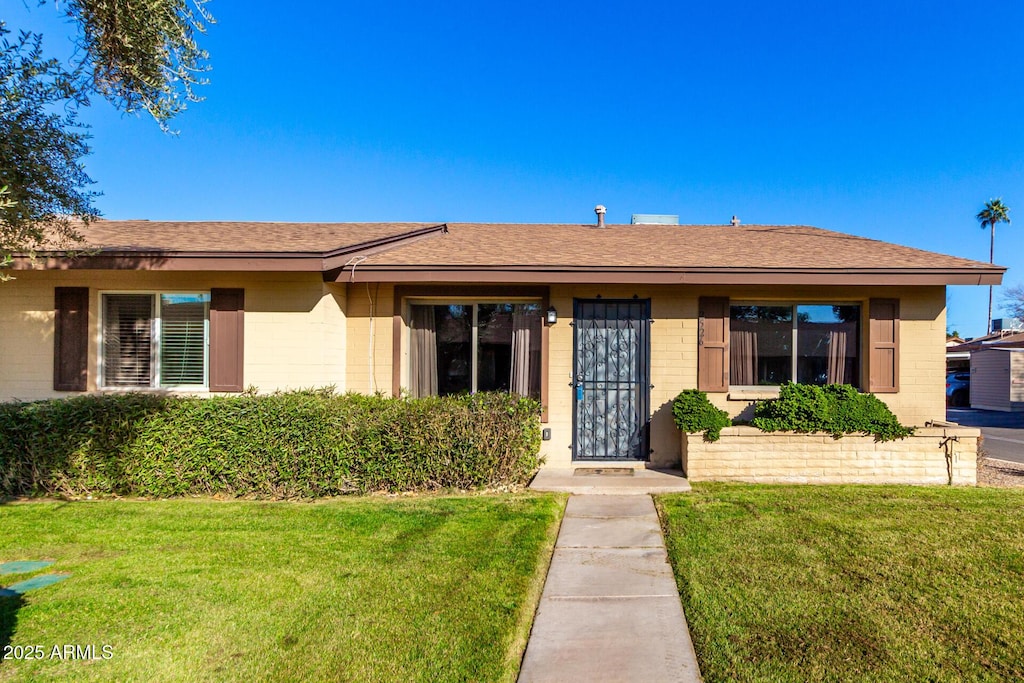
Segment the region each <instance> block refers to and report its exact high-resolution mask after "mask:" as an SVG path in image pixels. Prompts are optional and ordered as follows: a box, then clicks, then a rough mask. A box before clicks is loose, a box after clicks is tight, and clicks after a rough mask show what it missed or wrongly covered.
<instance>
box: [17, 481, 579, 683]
mask: <svg viewBox="0 0 1024 683" xmlns="http://www.w3.org/2000/svg"><path fill="white" fill-rule="evenodd" d="M563 505H564V500H563V499H562V498H559V497H554V496H538V495H528V494H522V495H506V496H456V497H419V498H405V499H381V498H362V499H346V500H333V501H326V502H317V503H288V502H246V501H231V502H214V501H208V500H207V501H194V500H174V501H158V502H140V501H123V502H122V501H102V502H76V503H53V502H47V503H44V502H33V503H18V504H7V505H0V562H3V561H10V560H23V559H50V560H55V564H54V565H53V566H51V567H49V568H47V569H45V570H42V571H41V572H37V573H47V572H70V573H71V578H69V579H67V580H65V581H62V582H61V583H58V584H55V585H52V586H47V587H44V588H39V589H37V590H35V591H32V592H29V593H26V594H25V596H24V598H22V599H20V600H19V599H14V598H0V645H10V646H11V648H17V647H19V646H35V645H41V646H43V648H44V650H45V651H46V653H47V658H46V659H44V660H43V661H24V660H22V661H11V660H8V661H0V680H24V679H32V680H68V679H73V680H96V681H110V680H122V681H127V680H139V681H159V680H163V681H170V680H238V681H254V680H274V681H281V680H293V681H313V680H317V681H410V680H420V681H446V680H450V681H463V680H477V681H485V680H486V681H492V680H514V679H515V675H516V673H517V671H518V667H519V660H520V657H521V655H522V651H523V648H524V647H525V644H526V638H527V636H528V632H529V626H530V622H531V620H532V618H533V611H534V608H535V606H536V602H537V599H538V597H539V594H540V589H541V586H542V583H543V577H544V570H545V569H546V565H547V562H548V559H549V557H550V552H551V547H552V546H553V543H554V537H555V534H556V533H557V527H558V520H559V518H560V516H561V510H562V506H563ZM26 576H30V575H17V576H11V575H4V576H0V585H4V586H6V585H10V584H12V583H14V582H15V581H18V580H21V579H24V578H26ZM67 644H71V645H81V646H86V645H94V647H95V650H96V653H97V656H101V654H102V646H103V645H109V646H111V647H112V656H111V657H110V658H109V659H107V660H102V659H100V660H96V661H61V660H59V659H49V654H50V653H51V652H52V648H53V646H54V645H60V646H63V645H67ZM22 653H24V650H23V649H22Z"/></svg>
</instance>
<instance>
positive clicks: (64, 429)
mask: <svg viewBox="0 0 1024 683" xmlns="http://www.w3.org/2000/svg"><path fill="white" fill-rule="evenodd" d="M539 416H540V406H539V405H538V404H537V403H536V402H535V401H532V400H529V399H523V398H518V397H515V396H509V395H507V394H477V395H475V396H468V395H466V396H458V397H444V398H424V399H392V398H384V397H382V396H364V395H359V394H345V395H342V396H339V395H336V394H334V392H333V391H332V390H329V389H328V390H307V391H295V392H288V393H276V394H270V395H263V396H257V395H241V396H231V397H214V398H205V399H203V398H193V397H168V396H159V395H152V394H139V393H127V394H117V395H106V396H81V397H77V398H70V399H60V400H52V401H41V402H37V403H21V404H0V495H40V494H43V495H54V494H58V495H72V496H74V495H86V494H105V495H140V496H156V497H167V496H180V495H192V494H202V495H210V494H227V495H233V496H242V495H255V496H270V497H296V496H298V497H315V496H331V495H338V494H344V493H353V492H360V493H362V492H368V491H423V490H433V489H442V488H460V489H465V488H475V487H482V486H504V485H518V484H524V483H526V482H527V481H528V480H529V477H530V476H531V475H532V474H533V472H534V471H535V470H536V468H537V465H538V459H537V454H538V451H539V449H540V419H539Z"/></svg>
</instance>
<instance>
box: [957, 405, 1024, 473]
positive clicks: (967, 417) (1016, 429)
mask: <svg viewBox="0 0 1024 683" xmlns="http://www.w3.org/2000/svg"><path fill="white" fill-rule="evenodd" d="M946 419H947V420H949V421H950V422H959V423H960V424H962V425H965V426H968V427H981V435H982V436H983V437H985V441H984V443H983V445H982V448H984V449H985V453H986V454H987V455H988V456H989V457H990V458H998V459H1000V460H1012V461H1013V462H1019V463H1024V413H1001V412H998V411H995V410H974V409H972V408H947V409H946Z"/></svg>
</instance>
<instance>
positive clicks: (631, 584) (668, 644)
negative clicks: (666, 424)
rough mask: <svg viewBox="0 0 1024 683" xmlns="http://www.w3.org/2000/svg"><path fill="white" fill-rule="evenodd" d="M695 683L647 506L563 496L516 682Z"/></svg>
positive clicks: (640, 499) (640, 500) (642, 501)
mask: <svg viewBox="0 0 1024 683" xmlns="http://www.w3.org/2000/svg"><path fill="white" fill-rule="evenodd" d="M700 680H701V678H700V670H699V669H698V667H697V657H696V655H695V654H694V651H693V643H692V642H691V640H690V631H689V628H688V627H687V625H686V618H685V617H684V616H683V608H682V605H681V604H680V602H679V594H678V592H677V591H676V583H675V579H674V577H673V575H672V569H671V568H670V567H669V564H668V556H667V554H666V552H665V543H664V541H663V540H662V536H661V526H660V524H659V522H658V515H657V513H656V512H655V509H654V502H653V501H652V500H651V497H650V496H649V495H574V496H571V497H570V498H569V503H568V505H567V506H566V510H565V517H564V518H563V520H562V528H561V530H560V531H559V533H558V540H557V542H556V544H555V552H554V556H553V557H552V560H551V568H550V569H549V571H548V576H547V581H546V582H545V584H544V593H543V594H542V596H541V600H540V607H539V608H538V610H537V617H536V619H535V621H534V624H533V631H531V633H530V640H529V643H528V644H527V647H526V654H525V656H524V657H523V666H522V670H521V671H520V674H519V681H520V682H521V683H535V682H539V681H559V682H564V681H587V682H588V683H589V682H592V681H644V682H647V683H654V682H655V681H700Z"/></svg>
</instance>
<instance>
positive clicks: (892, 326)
mask: <svg viewBox="0 0 1024 683" xmlns="http://www.w3.org/2000/svg"><path fill="white" fill-rule="evenodd" d="M869 309H870V323H869V330H868V347H869V348H870V354H869V356H868V371H869V373H870V375H869V377H870V381H869V383H868V384H869V386H868V391H870V392H872V393H877V394H894V393H896V392H898V391H899V390H900V302H899V299H872V300H871V302H870V307H869Z"/></svg>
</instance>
